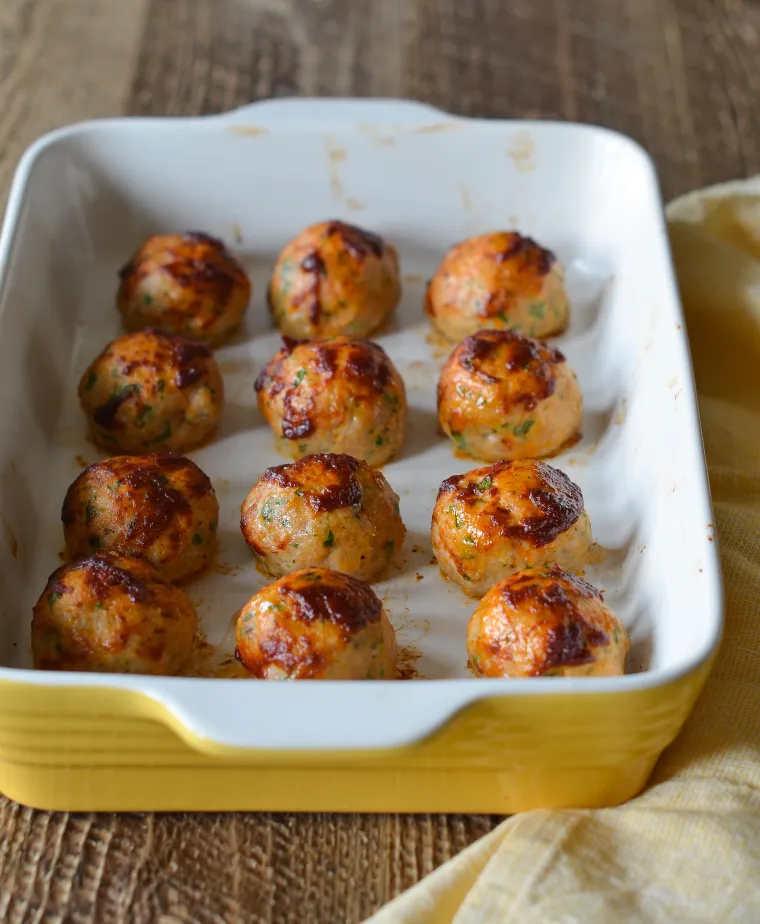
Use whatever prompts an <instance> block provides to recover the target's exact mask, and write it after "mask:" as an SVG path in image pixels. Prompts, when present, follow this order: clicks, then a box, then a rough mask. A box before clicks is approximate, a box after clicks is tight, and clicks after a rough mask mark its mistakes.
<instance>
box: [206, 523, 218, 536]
mask: <svg viewBox="0 0 760 924" xmlns="http://www.w3.org/2000/svg"><path fill="white" fill-rule="evenodd" d="M217 525H218V524H217V522H216V520H212V521H211V522H210V523H209V524H208V528H209V529H210V530H211V532H212V533H215V532H216V528H217Z"/></svg>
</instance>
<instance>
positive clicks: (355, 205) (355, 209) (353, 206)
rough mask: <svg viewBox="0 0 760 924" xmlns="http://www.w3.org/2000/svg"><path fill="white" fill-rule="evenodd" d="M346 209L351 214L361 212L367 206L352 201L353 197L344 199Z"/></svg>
mask: <svg viewBox="0 0 760 924" xmlns="http://www.w3.org/2000/svg"><path fill="white" fill-rule="evenodd" d="M346 208H347V209H350V210H351V211H352V212H361V211H362V210H363V209H366V208H367V206H366V205H365V204H364V203H363V202H360V201H359V200H358V199H354V197H353V196H349V197H348V199H346Z"/></svg>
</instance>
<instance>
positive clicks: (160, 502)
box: [61, 453, 219, 581]
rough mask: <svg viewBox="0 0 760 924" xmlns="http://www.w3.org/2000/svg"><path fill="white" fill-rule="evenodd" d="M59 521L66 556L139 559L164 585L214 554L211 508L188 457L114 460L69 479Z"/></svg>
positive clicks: (214, 509) (205, 482)
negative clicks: (101, 554)
mask: <svg viewBox="0 0 760 924" xmlns="http://www.w3.org/2000/svg"><path fill="white" fill-rule="evenodd" d="M61 519H62V521H63V533H64V536H65V538H66V548H67V550H68V552H69V554H70V555H71V557H72V558H79V557H80V556H85V555H91V554H92V553H93V551H96V550H97V551H101V552H117V553H119V554H120V555H131V556H134V557H136V558H145V559H147V560H148V561H149V562H150V563H151V564H152V565H154V566H155V568H156V569H157V570H158V572H159V573H160V574H161V575H162V577H164V578H165V579H166V580H167V581H179V580H182V579H184V578H186V577H189V576H190V575H191V574H195V572H197V571H200V570H201V569H202V568H205V567H206V565H208V564H209V562H210V561H211V560H212V558H213V557H214V552H215V551H216V527H217V523H218V521H219V503H218V502H217V499H216V494H215V493H214V489H213V487H212V486H211V480H210V479H209V477H208V476H207V475H205V474H204V473H203V472H202V471H201V470H200V469H199V468H198V466H197V465H196V464H195V462H191V461H190V459H185V458H183V457H182V456H175V455H172V454H171V453H153V454H152V455H147V456H116V457H114V458H112V459H106V460H105V461H104V462H95V463H94V464H93V465H90V466H89V467H88V468H86V469H85V470H84V471H83V472H82V474H81V475H80V476H79V477H78V478H77V479H76V481H74V483H73V484H72V485H71V487H70V488H69V490H68V491H67V493H66V499H65V500H64V502H63V511H62V513H61Z"/></svg>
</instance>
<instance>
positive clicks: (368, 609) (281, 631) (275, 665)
mask: <svg viewBox="0 0 760 924" xmlns="http://www.w3.org/2000/svg"><path fill="white" fill-rule="evenodd" d="M235 642H236V646H237V648H236V650H237V656H238V658H239V659H240V660H241V661H242V663H243V664H244V665H245V667H246V668H247V669H248V670H249V671H250V672H251V673H252V674H254V675H255V676H256V677H261V678H263V679H264V680H282V679H291V680H382V679H385V680H390V679H393V678H395V677H396V637H395V635H394V633H393V627H392V626H391V624H390V622H389V621H388V617H387V615H386V613H385V610H384V609H383V604H382V603H381V602H380V600H379V598H378V597H377V596H376V594H375V593H374V592H373V591H372V590H371V589H370V588H369V587H367V585H366V584H362V583H361V581H357V580H356V578H352V577H349V575H347V574H341V573H340V572H339V571H327V570H325V569H324V568H305V569H304V570H302V571H295V572H293V573H292V574H288V575H287V576H286V577H282V578H280V579H279V581H275V582H274V583H273V584H269V586H268V587H264V588H263V589H262V590H260V591H259V592H258V593H257V594H254V595H253V596H252V597H251V599H250V600H249V601H248V603H246V605H245V606H244V607H243V609H242V610H241V611H240V614H239V615H238V617H237V623H236V626H235Z"/></svg>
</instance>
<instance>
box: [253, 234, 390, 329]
mask: <svg viewBox="0 0 760 924" xmlns="http://www.w3.org/2000/svg"><path fill="white" fill-rule="evenodd" d="M400 296H401V286H400V285H399V278H398V255H397V253H396V250H395V248H394V247H393V246H392V245H391V244H388V243H387V242H386V241H384V240H383V239H382V238H380V237H378V236H377V235H376V234H371V233H370V232H369V231H363V230H362V229H361V228H356V227H354V225H347V224H345V222H342V221H325V222H322V223H321V224H318V225H312V227H310V228H306V229H305V230H304V231H302V232H301V233H300V234H299V235H297V236H296V237H295V238H293V240H292V241H291V242H290V243H289V244H287V245H286V247H285V248H284V250H283V251H282V253H281V254H280V256H279V259H278V260H277V264H276V265H275V268H274V273H273V274H272V279H271V282H270V283H269V290H268V298H269V306H270V308H271V311H272V316H273V318H274V320H275V323H276V324H277V326H278V327H279V328H280V330H281V331H282V333H283V334H286V335H287V336H289V337H299V338H301V339H303V340H310V339H312V338H314V337H334V336H336V335H337V334H345V335H346V336H349V337H367V336H369V334H371V333H372V332H373V331H375V330H377V328H378V327H379V326H380V325H381V324H382V323H383V321H384V320H385V319H386V318H387V317H388V315H389V314H391V312H392V311H394V309H395V308H396V305H398V301H399V298H400Z"/></svg>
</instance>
